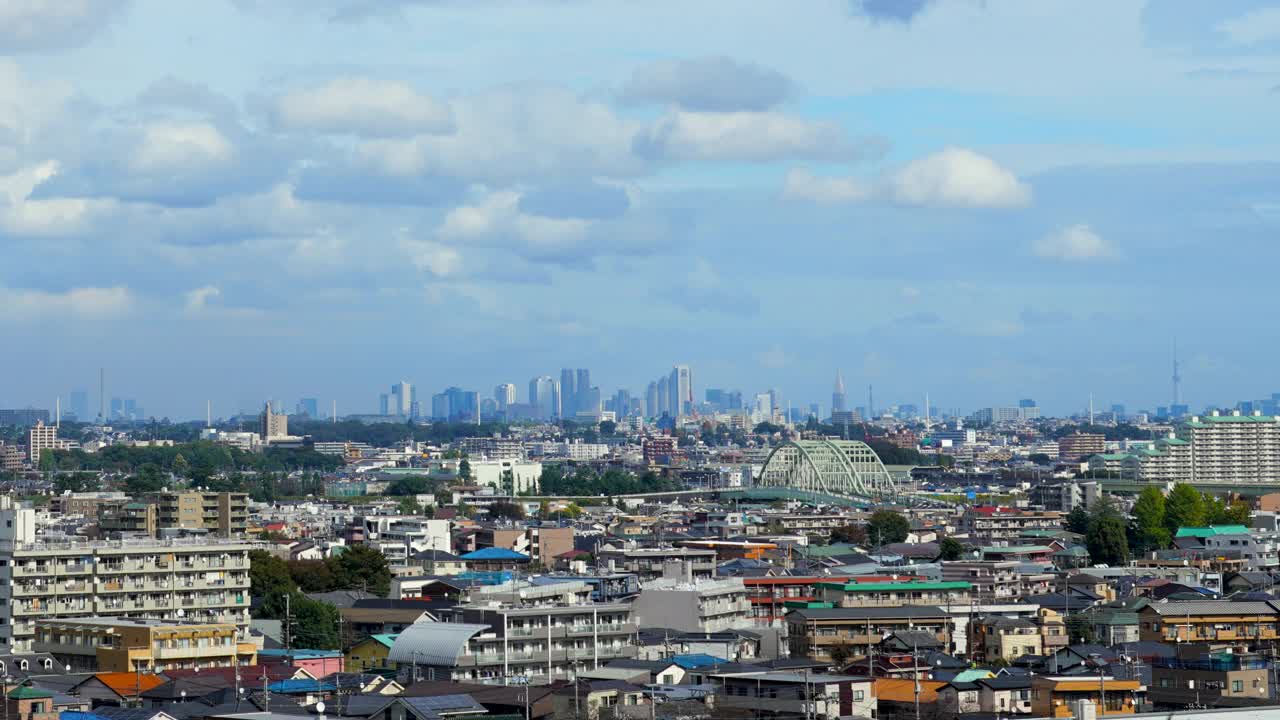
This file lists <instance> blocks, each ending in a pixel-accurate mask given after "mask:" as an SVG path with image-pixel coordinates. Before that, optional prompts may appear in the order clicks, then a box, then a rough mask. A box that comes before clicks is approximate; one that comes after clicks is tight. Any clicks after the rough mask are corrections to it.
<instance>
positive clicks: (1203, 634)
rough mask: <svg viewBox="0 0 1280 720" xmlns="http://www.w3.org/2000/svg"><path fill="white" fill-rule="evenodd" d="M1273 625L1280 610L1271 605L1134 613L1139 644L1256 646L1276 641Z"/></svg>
mask: <svg viewBox="0 0 1280 720" xmlns="http://www.w3.org/2000/svg"><path fill="white" fill-rule="evenodd" d="M1277 623H1280V607H1277V605H1276V604H1275V603H1271V602H1233V601H1230V600H1203V601H1199V600H1197V601H1186V602H1166V603H1152V604H1150V605H1147V606H1146V607H1144V608H1142V609H1141V610H1139V611H1138V627H1139V630H1138V635H1139V636H1140V637H1141V638H1142V640H1143V642H1163V643H1176V642H1184V643H1231V644H1236V645H1238V644H1247V645H1257V644H1258V643H1261V642H1265V641H1275V640H1277V639H1280V632H1277Z"/></svg>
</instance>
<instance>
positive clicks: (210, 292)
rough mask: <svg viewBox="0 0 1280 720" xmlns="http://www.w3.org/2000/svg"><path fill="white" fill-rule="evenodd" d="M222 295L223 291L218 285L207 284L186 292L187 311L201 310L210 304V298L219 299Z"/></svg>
mask: <svg viewBox="0 0 1280 720" xmlns="http://www.w3.org/2000/svg"><path fill="white" fill-rule="evenodd" d="M220 295H222V291H221V290H219V289H218V287H217V286H216V285H205V286H204V287H198V288H195V289H194V290H189V291H188V292H187V293H186V299H187V311H188V312H199V311H201V310H203V309H205V307H206V306H207V305H208V304H209V301H210V300H214V299H217V298H218V296H220Z"/></svg>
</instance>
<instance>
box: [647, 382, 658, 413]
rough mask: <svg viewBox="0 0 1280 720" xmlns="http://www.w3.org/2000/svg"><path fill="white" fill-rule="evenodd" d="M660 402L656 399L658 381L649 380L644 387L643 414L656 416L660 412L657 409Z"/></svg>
mask: <svg viewBox="0 0 1280 720" xmlns="http://www.w3.org/2000/svg"><path fill="white" fill-rule="evenodd" d="M660 404H661V403H660V402H659V400H658V383H657V382H651V383H649V385H648V387H646V388H645V389H644V414H645V415H646V416H648V417H658V415H660V414H661V413H660V412H659V411H658V406H659V405H660Z"/></svg>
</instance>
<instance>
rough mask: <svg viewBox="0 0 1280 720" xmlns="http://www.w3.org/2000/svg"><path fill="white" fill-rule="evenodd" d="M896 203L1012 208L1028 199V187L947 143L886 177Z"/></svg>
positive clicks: (992, 163) (980, 157)
mask: <svg viewBox="0 0 1280 720" xmlns="http://www.w3.org/2000/svg"><path fill="white" fill-rule="evenodd" d="M888 191H889V193H890V195H891V197H892V198H893V200H894V201H895V202H897V203H900V204H903V205H929V206H944V207H969V208H1011V207H1021V206H1024V205H1026V204H1028V203H1030V202H1031V188H1030V187H1029V186H1028V185H1027V184H1026V183H1024V182H1022V181H1020V180H1019V179H1018V178H1017V176H1016V175H1014V174H1013V173H1012V172H1011V171H1009V170H1006V169H1005V168H1003V167H1000V165H998V164H997V163H996V162H995V161H994V160H992V159H991V158H989V157H986V156H985V155H980V154H978V153H976V152H974V151H972V150H968V149H965V148H959V147H949V148H946V149H945V150H942V151H941V152H936V153H934V154H932V155H927V156H925V157H922V158H920V159H918V160H914V161H912V162H910V163H908V164H907V165H906V166H905V167H903V168H902V169H900V170H898V171H897V172H896V173H894V175H893V176H892V177H891V178H890V179H889V181H888Z"/></svg>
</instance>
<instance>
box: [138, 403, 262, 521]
mask: <svg viewBox="0 0 1280 720" xmlns="http://www.w3.org/2000/svg"><path fill="white" fill-rule="evenodd" d="M285 417H287V416H285ZM147 497H148V500H149V501H150V502H151V503H152V504H154V505H155V506H156V524H157V527H160V528H182V529H184V530H204V531H206V532H209V533H212V534H216V535H218V536H220V537H235V536H238V535H243V534H244V531H245V528H246V526H247V525H248V521H249V495H248V494H247V493H231V492H222V493H215V492H166V493H155V494H152V495H149V496H147Z"/></svg>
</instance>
